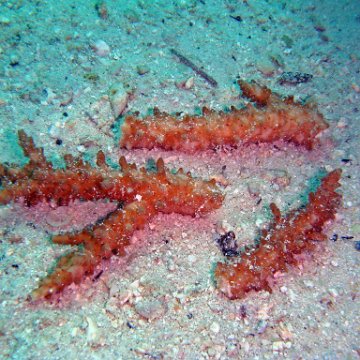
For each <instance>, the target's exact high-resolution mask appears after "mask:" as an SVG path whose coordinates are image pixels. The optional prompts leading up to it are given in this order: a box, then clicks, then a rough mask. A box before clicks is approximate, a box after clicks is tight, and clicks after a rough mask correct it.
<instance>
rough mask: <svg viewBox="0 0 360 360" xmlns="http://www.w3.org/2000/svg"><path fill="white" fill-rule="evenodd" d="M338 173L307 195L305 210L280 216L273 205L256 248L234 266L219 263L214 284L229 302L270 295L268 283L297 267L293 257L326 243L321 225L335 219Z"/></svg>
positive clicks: (244, 254)
mask: <svg viewBox="0 0 360 360" xmlns="http://www.w3.org/2000/svg"><path fill="white" fill-rule="evenodd" d="M340 177H341V170H340V169H336V170H334V171H332V172H330V173H328V174H327V175H326V176H325V177H324V178H323V179H322V181H321V185H320V186H319V187H318V189H317V190H316V192H315V193H310V195H309V199H308V203H307V205H306V206H305V207H304V208H301V209H299V210H296V211H292V212H290V213H289V214H287V215H286V216H282V215H281V213H280V210H279V209H278V207H277V206H276V205H275V204H273V203H272V204H271V205H270V208H271V211H272V213H273V216H274V220H273V223H272V224H271V226H270V229H269V230H267V231H263V233H262V236H261V238H260V241H259V242H258V245H256V246H255V247H253V248H252V249H251V250H250V251H245V252H244V253H243V254H242V255H241V257H240V259H238V261H237V262H235V263H218V264H217V267H216V269H215V280H216V283H217V287H218V288H219V290H220V291H221V292H222V293H224V294H225V295H226V296H227V297H228V298H230V299H239V298H242V297H243V296H244V295H245V294H246V293H247V292H249V291H251V290H255V291H260V290H268V291H270V292H271V290H272V289H271V287H270V283H269V279H270V278H271V277H272V276H273V275H274V274H275V273H276V272H278V271H286V270H287V267H288V265H292V264H295V263H296V255H298V254H300V253H303V252H305V251H311V250H313V249H314V248H315V244H316V241H324V240H326V235H325V234H324V233H323V232H322V230H323V227H324V224H325V223H326V222H327V221H329V220H333V219H334V218H335V213H336V210H337V208H338V207H339V206H340V203H341V195H340V194H339V193H337V192H336V191H335V190H336V189H337V188H338V187H339V186H340V184H339V180H340Z"/></svg>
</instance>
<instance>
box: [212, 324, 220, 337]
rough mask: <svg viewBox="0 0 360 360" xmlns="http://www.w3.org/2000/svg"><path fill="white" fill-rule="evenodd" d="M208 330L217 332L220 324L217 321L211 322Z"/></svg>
mask: <svg viewBox="0 0 360 360" xmlns="http://www.w3.org/2000/svg"><path fill="white" fill-rule="evenodd" d="M210 330H211V331H212V332H213V333H214V334H218V333H219V332H220V325H219V323H217V322H215V321H214V322H213V323H212V324H211V325H210Z"/></svg>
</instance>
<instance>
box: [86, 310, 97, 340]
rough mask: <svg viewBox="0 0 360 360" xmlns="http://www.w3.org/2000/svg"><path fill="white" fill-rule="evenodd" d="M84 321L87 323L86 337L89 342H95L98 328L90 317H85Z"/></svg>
mask: <svg viewBox="0 0 360 360" xmlns="http://www.w3.org/2000/svg"><path fill="white" fill-rule="evenodd" d="M86 321H87V323H88V327H87V330H86V339H87V341H88V342H89V343H93V342H95V341H96V340H97V339H98V337H99V329H98V327H97V325H96V324H95V322H94V320H93V319H91V318H90V317H88V316H87V317H86Z"/></svg>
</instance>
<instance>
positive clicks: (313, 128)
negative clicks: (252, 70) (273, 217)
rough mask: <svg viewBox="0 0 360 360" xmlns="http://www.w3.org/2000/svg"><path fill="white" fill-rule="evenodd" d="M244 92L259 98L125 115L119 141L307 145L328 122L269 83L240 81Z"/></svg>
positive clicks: (192, 147)
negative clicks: (176, 112)
mask: <svg viewBox="0 0 360 360" xmlns="http://www.w3.org/2000/svg"><path fill="white" fill-rule="evenodd" d="M239 85H240V87H241V90H242V93H243V95H244V96H245V97H247V98H248V99H250V100H251V101H253V102H254V103H255V105H251V104H249V105H248V106H247V107H246V108H244V109H236V108H234V107H233V108H231V110H230V111H229V112H215V111H213V110H209V109H207V108H203V111H202V115H199V116H197V115H194V116H190V115H185V116H184V117H183V118H178V117H176V116H173V115H170V114H167V113H163V112H160V111H159V110H158V109H156V108H155V109H154V113H153V115H149V116H146V117H144V118H138V117H137V116H136V115H135V114H134V115H128V116H126V117H125V119H124V121H123V124H122V126H121V138H120V146H121V147H124V148H127V149H134V148H147V149H152V148H154V147H160V148H163V149H166V150H180V151H187V152H195V151H197V150H205V149H210V148H216V147H218V146H223V145H230V146H236V145H238V144H249V143H256V142H267V143H269V142H274V141H278V140H283V141H286V142H292V143H294V144H296V145H302V146H304V147H306V148H307V149H311V148H313V146H314V145H315V144H316V137H317V135H318V134H319V133H320V132H321V131H323V130H324V129H326V128H327V127H328V124H327V123H326V122H325V120H324V119H323V117H322V115H321V114H320V113H319V112H318V111H317V110H316V109H315V108H313V107H311V106H310V105H302V104H300V103H297V102H295V101H294V99H293V97H288V98H286V99H282V98H281V97H280V96H278V95H276V94H274V93H272V92H271V90H269V89H268V88H266V87H261V86H259V85H258V84H256V83H254V82H251V83H248V82H244V81H239Z"/></svg>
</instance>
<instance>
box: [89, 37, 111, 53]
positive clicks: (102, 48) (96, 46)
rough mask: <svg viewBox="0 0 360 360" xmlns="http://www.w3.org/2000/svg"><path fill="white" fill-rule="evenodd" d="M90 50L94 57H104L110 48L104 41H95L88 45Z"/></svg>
mask: <svg viewBox="0 0 360 360" xmlns="http://www.w3.org/2000/svg"><path fill="white" fill-rule="evenodd" d="M90 47H91V49H92V50H93V51H94V52H95V54H96V55H98V56H101V57H105V56H108V55H109V53H110V46H109V45H108V44H107V43H106V42H105V41H104V40H97V41H95V42H92V43H91V44H90Z"/></svg>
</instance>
